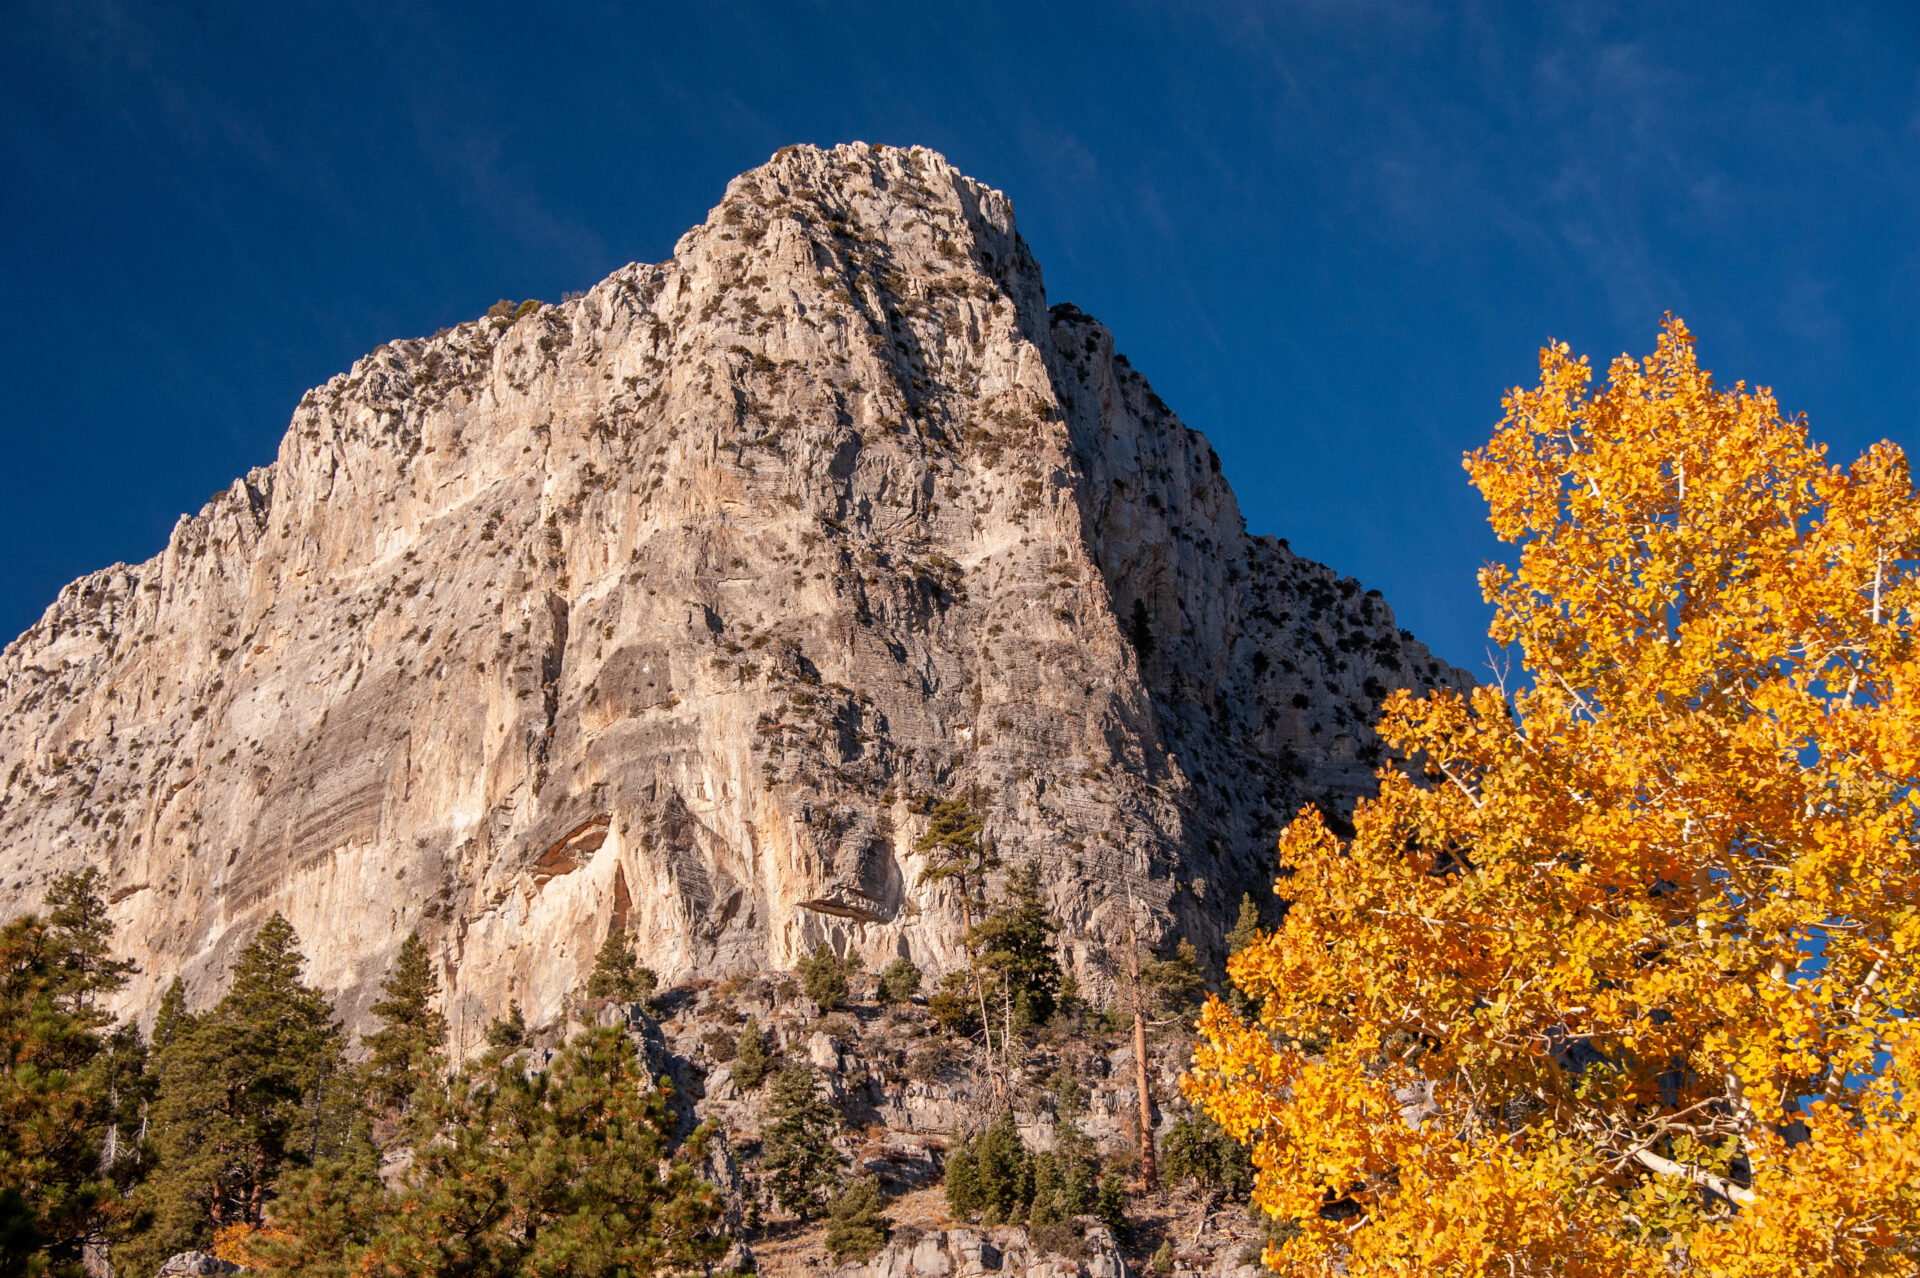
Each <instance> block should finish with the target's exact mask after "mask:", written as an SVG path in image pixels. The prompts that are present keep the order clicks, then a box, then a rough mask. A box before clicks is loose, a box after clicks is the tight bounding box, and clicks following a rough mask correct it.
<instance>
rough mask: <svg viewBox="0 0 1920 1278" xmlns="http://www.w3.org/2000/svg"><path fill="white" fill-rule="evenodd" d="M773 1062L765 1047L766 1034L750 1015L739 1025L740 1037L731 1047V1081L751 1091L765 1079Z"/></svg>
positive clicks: (771, 1055)
mask: <svg viewBox="0 0 1920 1278" xmlns="http://www.w3.org/2000/svg"><path fill="white" fill-rule="evenodd" d="M772 1063H773V1053H772V1052H771V1051H769V1050H768V1048H767V1038H766V1035H764V1034H762V1033H761V1032H760V1023H759V1022H758V1021H756V1020H754V1019H753V1018H752V1017H751V1016H749V1017H748V1018H747V1023H746V1024H745V1025H742V1026H741V1027H740V1037H739V1039H738V1040H737V1041H736V1042H735V1043H734V1048H733V1081H734V1082H735V1083H736V1084H737V1085H739V1086H740V1087H742V1088H744V1089H745V1090H747V1091H752V1090H753V1089H754V1088H756V1087H758V1086H760V1084H761V1083H763V1082H765V1081H766V1078H767V1070H768V1069H769V1068H771V1066H772Z"/></svg>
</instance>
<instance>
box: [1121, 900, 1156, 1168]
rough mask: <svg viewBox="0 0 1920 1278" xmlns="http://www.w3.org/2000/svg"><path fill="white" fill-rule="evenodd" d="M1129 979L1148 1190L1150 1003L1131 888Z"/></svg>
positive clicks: (1142, 1156) (1135, 1077)
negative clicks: (1142, 973) (1144, 990)
mask: <svg viewBox="0 0 1920 1278" xmlns="http://www.w3.org/2000/svg"><path fill="white" fill-rule="evenodd" d="M1127 977H1128V979H1129V980H1130V981H1131V982H1132V985H1133V1086H1134V1091H1135V1092H1136V1093H1138V1095H1139V1097H1140V1179H1141V1182H1142V1183H1143V1184H1145V1185H1146V1187H1147V1188H1148V1189H1152V1188H1153V1187H1154V1186H1156V1185H1157V1184H1159V1183H1160V1168H1159V1166H1158V1165H1157V1160H1156V1159H1155V1157H1154V1150H1153V1095H1152V1093H1151V1092H1149V1091H1148V1089H1147V1004H1146V999H1145V997H1144V995H1143V993H1142V991H1141V989H1140V928H1139V925H1138V924H1137V923H1136V922H1135V920H1134V917H1133V889H1132V888H1131V887H1129V888H1128V889H1127Z"/></svg>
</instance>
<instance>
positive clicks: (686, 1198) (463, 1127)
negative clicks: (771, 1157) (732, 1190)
mask: <svg viewBox="0 0 1920 1278" xmlns="http://www.w3.org/2000/svg"><path fill="white" fill-rule="evenodd" d="M422 1107H423V1109H426V1110H429V1111H430V1112H431V1116H432V1120H433V1122H434V1124H435V1126H436V1129H437V1131H438V1138H437V1139H435V1140H433V1141H430V1142H427V1143H424V1144H422V1145H421V1146H419V1147H418V1149H417V1150H416V1157H415V1162H414V1165H413V1167H412V1168H411V1169H410V1170H409V1172H408V1173H407V1177H406V1182H405V1183H404V1184H403V1185H402V1186H401V1187H400V1188H399V1189H398V1190H388V1189H386V1188H385V1187H384V1186H380V1185H379V1184H378V1181H377V1179H373V1180H369V1178H368V1177H367V1176H366V1175H365V1170H366V1167H367V1164H366V1162H365V1158H364V1154H361V1153H359V1152H357V1149H350V1150H348V1151H346V1159H347V1160H348V1161H347V1162H337V1163H335V1164H332V1165H331V1166H333V1167H339V1168H341V1171H342V1174H341V1175H339V1176H337V1177H335V1178H332V1179H329V1178H328V1177H326V1176H322V1175H317V1174H299V1173H295V1174H292V1175H289V1176H288V1177H287V1178H286V1180H285V1181H284V1182H283V1185H284V1189H285V1192H284V1194H283V1196H282V1197H281V1199H280V1200H279V1201H278V1202H276V1204H275V1211H274V1222H273V1223H274V1230H275V1231H276V1233H277V1234H279V1235H280V1237H278V1238H276V1239H271V1240H265V1239H263V1240H262V1241H261V1242H260V1243H259V1244H258V1245H256V1246H255V1247H253V1248H251V1250H253V1251H255V1252H257V1253H261V1254H262V1258H263V1263H261V1264H260V1265H259V1266H257V1267H258V1269H259V1271H260V1273H261V1274H262V1278H281V1275H289V1276H290V1275H295V1274H300V1275H308V1274H320V1275H322V1276H323V1278H333V1276H334V1275H342V1276H344V1275H346V1274H361V1273H381V1274H388V1275H396V1276H402V1278H412V1276H414V1275H419V1276H420V1278H439V1276H440V1275H447V1276H448V1278H451V1276H453V1275H473V1276H475V1278H510V1276H512V1278H517V1276H518V1275H523V1274H526V1275H532V1274H546V1275H561V1274H582V1275H603V1276H605V1278H615V1276H617V1275H622V1274H630V1275H644V1274H654V1273H686V1272H696V1273H697V1272H703V1271H704V1272H711V1270H712V1266H713V1263H714V1261H716V1260H718V1259H719V1258H720V1257H721V1256H722V1255H723V1254H724V1253H725V1252H726V1249H727V1245H728V1239H727V1237H726V1235H725V1233H724V1232H723V1231H722V1227H721V1217H722V1213H723V1207H722V1204H721V1201H720V1198H719V1195H718V1194H717V1193H716V1192H715V1191H714V1189H713V1187H712V1186H710V1185H707V1184H705V1183H704V1182H702V1181H700V1180H699V1178H698V1177H697V1175H696V1174H695V1172H694V1168H695V1166H696V1165H697V1164H698V1162H699V1160H700V1159H701V1158H702V1157H704V1156H705V1152H706V1142H707V1141H708V1140H709V1139H710V1138H711V1137H710V1134H709V1133H708V1132H707V1131H706V1129H704V1128H703V1129H701V1130H700V1131H698V1132H696V1133H695V1134H694V1136H693V1137H692V1138H691V1139H690V1140H688V1141H687V1142H686V1144H685V1145H683V1146H682V1147H681V1148H679V1149H678V1150H673V1149H671V1148H670V1146H669V1141H670V1137H671V1134H672V1132H673V1128H674V1121H675V1120H674V1116H673V1113H672V1111H671V1110H670V1108H669V1106H668V1103H667V1096H666V1093H665V1092H664V1091H663V1090H662V1089H660V1088H657V1087H655V1086H653V1084H652V1081H651V1080H650V1079H649V1077H648V1075H647V1072H646V1069H645V1067H644V1065H643V1064H642V1063H641V1061H640V1060H639V1059H638V1057H637V1056H636V1055H635V1053H634V1050H633V1045H632V1044H631V1043H630V1042H629V1041H628V1040H627V1038H626V1035H625V1034H624V1033H622V1032H621V1031H620V1030H619V1029H617V1028H603V1029H595V1030H591V1031H589V1032H587V1033H585V1034H582V1035H580V1036H578V1037H576V1038H575V1039H574V1040H573V1041H572V1042H570V1043H569V1044H568V1045H567V1047H566V1048H565V1049H564V1050H563V1051H562V1052H561V1054H560V1056H559V1058H558V1059H557V1060H556V1061H555V1062H554V1064H553V1066H552V1067H551V1068H550V1069H547V1070H545V1071H543V1072H539V1073H535V1074H532V1075H527V1074H525V1073H523V1072H522V1071H521V1070H520V1069H518V1068H517V1067H515V1066H512V1065H510V1064H508V1063H506V1062H505V1061H504V1060H501V1059H497V1058H496V1059H494V1060H492V1061H490V1062H487V1063H484V1064H482V1065H481V1066H480V1068H478V1069H477V1070H475V1071H473V1072H470V1073H468V1074H464V1075H462V1076H461V1077H459V1078H458V1079H456V1080H455V1081H454V1083H453V1085H452V1087H451V1088H450V1090H449V1091H448V1092H446V1093H435V1094H433V1095H432V1096H430V1097H423V1098H422ZM356 1159H357V1160H358V1161H357V1162H356V1161H352V1160H356Z"/></svg>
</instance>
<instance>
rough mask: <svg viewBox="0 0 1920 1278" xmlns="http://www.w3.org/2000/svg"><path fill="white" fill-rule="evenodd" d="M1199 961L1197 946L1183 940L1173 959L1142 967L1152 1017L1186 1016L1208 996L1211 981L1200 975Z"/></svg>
mask: <svg viewBox="0 0 1920 1278" xmlns="http://www.w3.org/2000/svg"><path fill="white" fill-rule="evenodd" d="M1199 957H1200V956H1199V954H1198V952H1197V951H1196V950H1195V949H1194V948H1193V942H1192V941H1189V940H1187V939H1186V938H1185V937H1184V936H1183V937H1181V938H1180V941H1179V943H1178V944H1177V945H1176V946H1175V947H1174V951H1173V957H1172V958H1165V959H1154V960H1153V961H1152V962H1150V963H1143V964H1141V967H1140V984H1141V985H1142V986H1144V987H1145V992H1146V995H1147V1001H1148V1004H1149V1006H1150V1008H1151V1009H1152V1014H1154V1015H1158V1016H1182V1015H1184V1014H1186V1013H1187V1012H1189V1011H1191V1010H1192V1009H1193V1008H1194V1007H1195V1006H1197V1005H1198V1004H1199V1002H1200V1000H1201V998H1202V996H1204V995H1205V994H1206V992H1207V979H1206V977H1204V976H1202V975H1201V973H1200V962H1199Z"/></svg>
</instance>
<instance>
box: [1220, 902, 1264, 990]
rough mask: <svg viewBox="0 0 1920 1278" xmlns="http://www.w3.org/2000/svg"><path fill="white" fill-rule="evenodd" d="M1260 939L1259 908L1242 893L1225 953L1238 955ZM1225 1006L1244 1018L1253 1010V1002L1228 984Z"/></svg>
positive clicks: (1235, 986) (1236, 987) (1232, 985)
mask: <svg viewBox="0 0 1920 1278" xmlns="http://www.w3.org/2000/svg"><path fill="white" fill-rule="evenodd" d="M1259 939H1260V907H1259V905H1258V904H1256V903H1255V902H1254V899H1253V893H1251V892H1246V893H1242V894H1241V897H1240V917H1239V918H1237V919H1235V920H1234V924H1233V930H1232V931H1231V932H1228V933H1227V953H1228V954H1229V955H1233V954H1238V953H1239V952H1240V951H1241V950H1244V949H1246V948H1247V946H1249V945H1251V944H1253V943H1254V942H1255V941H1257V940H1259ZM1227 1005H1228V1006H1230V1007H1231V1008H1233V1010H1234V1012H1235V1013H1236V1014H1237V1015H1239V1016H1241V1017H1245V1016H1247V1015H1248V1014H1250V1013H1251V1012H1252V1011H1253V1010H1254V1009H1253V1001H1252V1000H1251V999H1249V998H1248V997H1247V996H1246V995H1245V994H1242V993H1241V992H1240V987H1239V986H1238V985H1234V984H1231V983H1229V984H1228V986H1227Z"/></svg>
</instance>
